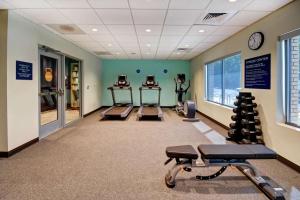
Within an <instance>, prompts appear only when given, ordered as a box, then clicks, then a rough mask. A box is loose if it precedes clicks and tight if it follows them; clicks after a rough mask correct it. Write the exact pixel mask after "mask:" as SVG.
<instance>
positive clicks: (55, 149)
mask: <svg viewBox="0 0 300 200" xmlns="http://www.w3.org/2000/svg"><path fill="white" fill-rule="evenodd" d="M164 111H165V112H164V120H163V121H136V110H135V111H133V112H132V113H131V115H130V116H129V118H128V119H127V120H124V121H122V120H113V121H110V120H105V121H101V120H100V117H99V113H95V114H92V115H90V116H88V117H86V118H84V119H82V120H79V121H77V122H75V123H73V124H72V125H71V126H68V127H67V128H64V129H62V130H60V131H58V132H56V133H54V134H52V135H50V136H48V137H46V138H44V139H42V140H41V141H40V142H38V143H36V144H34V145H32V146H30V147H29V148H27V149H25V150H23V151H22V152H20V153H18V154H16V155H14V156H12V157H10V158H8V159H1V160H0V199H1V200H27V199H28V200H29V199H30V200H46V199H55V200H60V199H63V200H69V199H75V200H79V199H81V200H89V199H101V200H102V199H103V200H106V199H107V200H111V199H118V200H123V199H124V200H125V199H134V200H137V199H143V200H144V199H145V200H146V199H149V200H150V199H151V200H156V199H157V200H158V199H163V200H168V199H170V200H171V199H172V200H175V199H185V200H192V199H194V200H199V199H222V200H225V199H228V200H229V199H230V200H234V199H236V200H240V199H253V200H259V199H267V198H266V196H265V195H264V194H262V193H261V192H260V191H259V190H258V189H257V188H256V187H255V186H254V185H253V184H252V183H251V182H250V181H249V180H248V179H247V178H246V177H245V176H243V175H242V174H241V173H240V172H239V171H238V170H237V169H235V168H229V169H228V170H226V171H225V173H224V174H223V175H222V176H220V177H218V178H216V179H215V180H209V181H196V180H195V179H194V178H193V176H195V175H196V174H198V173H199V172H201V170H197V169H196V170H194V171H193V172H191V173H182V174H180V175H179V176H178V181H177V186H176V187H175V188H174V189H169V188H167V187H166V186H165V183H164V176H165V174H166V172H167V170H168V169H169V168H170V167H171V164H169V165H167V166H164V162H165V161H166V159H167V158H166V156H165V148H166V146H171V145H182V144H191V145H193V146H194V147H197V146H198V145H199V144H209V143H211V140H210V139H208V138H207V137H206V136H205V134H203V133H201V131H199V129H197V128H196V127H195V126H194V125H193V124H192V123H190V122H183V121H182V118H180V117H179V116H177V115H176V113H175V112H173V111H171V110H169V109H165V110H164ZM199 117H200V120H201V122H203V123H205V124H206V125H207V126H208V127H211V128H212V129H213V130H214V131H215V132H217V133H220V134H221V135H222V134H226V130H224V129H223V128H222V127H219V126H218V125H216V124H214V123H213V122H211V121H209V120H208V119H206V118H203V117H201V116H199ZM254 165H255V166H257V168H258V169H259V170H260V171H261V172H263V174H265V175H267V176H269V177H271V178H272V179H273V180H274V181H275V182H276V183H280V184H279V185H280V186H281V187H283V188H284V189H285V194H286V196H287V199H300V196H299V194H300V192H299V191H300V175H299V173H297V172H295V171H293V170H292V169H290V168H288V167H286V166H285V165H283V164H282V163H280V162H278V161H276V160H260V161H255V162H254Z"/></svg>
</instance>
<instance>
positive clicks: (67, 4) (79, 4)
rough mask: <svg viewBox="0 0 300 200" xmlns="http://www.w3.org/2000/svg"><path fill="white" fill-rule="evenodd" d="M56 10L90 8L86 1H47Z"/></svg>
mask: <svg viewBox="0 0 300 200" xmlns="http://www.w3.org/2000/svg"><path fill="white" fill-rule="evenodd" d="M47 2H48V3H49V4H50V5H51V6H53V7H54V8H90V5H89V4H88V2H87V1H86V0H47Z"/></svg>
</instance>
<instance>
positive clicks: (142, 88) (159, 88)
mask: <svg viewBox="0 0 300 200" xmlns="http://www.w3.org/2000/svg"><path fill="white" fill-rule="evenodd" d="M139 90H140V106H143V105H146V104H145V103H143V97H142V96H143V95H142V92H143V90H157V91H158V102H157V104H156V103H155V104H154V103H153V104H152V105H156V106H157V107H159V106H160V93H161V87H159V86H156V87H152V88H149V87H145V86H141V87H140V88H139Z"/></svg>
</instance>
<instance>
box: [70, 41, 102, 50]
mask: <svg viewBox="0 0 300 200" xmlns="http://www.w3.org/2000/svg"><path fill="white" fill-rule="evenodd" d="M74 44H76V45H78V46H80V47H83V48H86V49H89V50H92V51H103V50H105V49H104V48H103V47H102V45H100V44H99V43H97V42H95V41H76V42H74Z"/></svg>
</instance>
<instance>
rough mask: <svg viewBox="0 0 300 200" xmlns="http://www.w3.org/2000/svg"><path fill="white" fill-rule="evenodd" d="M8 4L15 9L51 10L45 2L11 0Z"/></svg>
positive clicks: (39, 0) (42, 0)
mask: <svg viewBox="0 0 300 200" xmlns="http://www.w3.org/2000/svg"><path fill="white" fill-rule="evenodd" d="M7 2H9V4H10V5H12V6H13V7H15V8H51V5H50V4H48V3H47V2H46V1H45V0H30V1H26V0H9V1H7Z"/></svg>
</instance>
